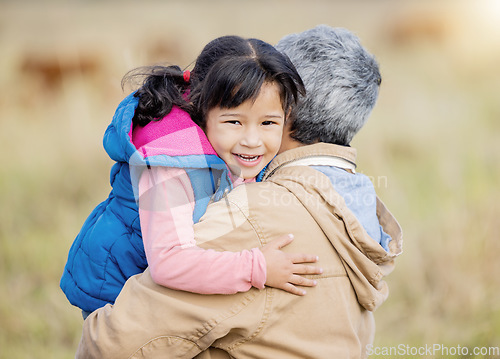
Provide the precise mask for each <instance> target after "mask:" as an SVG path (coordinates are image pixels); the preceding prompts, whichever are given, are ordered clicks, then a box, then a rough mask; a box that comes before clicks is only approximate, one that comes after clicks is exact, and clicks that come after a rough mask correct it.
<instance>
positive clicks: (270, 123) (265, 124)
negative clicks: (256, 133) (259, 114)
mask: <svg viewBox="0 0 500 359" xmlns="http://www.w3.org/2000/svg"><path fill="white" fill-rule="evenodd" d="M262 124H263V125H264V126H269V125H275V124H276V122H275V121H271V120H267V121H263V122H262Z"/></svg>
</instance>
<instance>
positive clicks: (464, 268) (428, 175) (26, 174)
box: [0, 0, 500, 359]
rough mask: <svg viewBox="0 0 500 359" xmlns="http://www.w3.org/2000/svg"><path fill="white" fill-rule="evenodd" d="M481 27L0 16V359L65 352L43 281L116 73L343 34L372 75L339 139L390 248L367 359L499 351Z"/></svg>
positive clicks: (494, 189)
mask: <svg viewBox="0 0 500 359" xmlns="http://www.w3.org/2000/svg"><path fill="white" fill-rule="evenodd" d="M499 22H500V6H499V5H498V4H497V2H496V1H494V0H491V1H488V0H482V1H470V2H466V1H453V2H449V1H441V2H439V1H437V2H417V1H405V2H398V1H390V0H385V1H377V2H368V1H352V2H348V1H337V2H327V1H308V2H301V1H266V2H264V1H252V2H250V1H240V2H231V1H212V2H202V1H191V2H181V1H168V2H167V1H166V2H151V1H150V2H117V1H110V2H102V3H101V2H89V3H85V2H71V3H66V2H59V1H52V2H51V1H46V2H23V3H21V2H5V1H4V2H0V50H1V56H0V150H1V152H0V153H1V154H2V166H1V167H0V198H1V200H0V293H1V295H0V358H1V359H3V358H70V357H73V355H74V351H75V349H76V346H77V343H78V340H79V336H80V329H81V323H82V320H81V316H80V312H79V310H77V309H76V308H74V307H71V306H70V305H69V303H68V302H67V301H66V299H65V297H64V295H63V294H62V292H61V291H60V290H59V287H58V282H59V278H60V275H61V272H62V269H63V266H64V263H65V261H66V255H67V252H68V250H69V247H70V245H71V243H72V241H73V239H74V236H75V235H76V233H77V232H78V230H79V229H80V227H81V225H82V223H83V221H84V219H85V218H86V216H87V215H88V213H89V212H90V210H91V209H92V208H93V207H94V206H95V205H96V204H97V203H98V202H99V201H101V200H103V199H104V198H105V197H106V196H107V193H108V191H109V181H108V173H109V168H110V165H111V162H110V160H109V159H108V158H107V155H106V154H105V152H104V150H103V149H102V144H101V141H102V135H103V133H104V130H105V128H106V126H107V125H108V123H109V121H110V120H111V117H112V115H113V112H114V109H115V107H116V105H117V104H118V102H119V101H120V100H121V98H122V97H123V96H124V92H122V90H121V88H120V80H121V77H122V76H123V75H124V74H125V72H126V71H128V70H130V69H132V68H134V67H136V66H140V65H145V64H152V63H155V62H159V61H168V62H171V63H176V64H179V65H182V66H189V65H190V64H191V62H192V61H193V60H194V59H195V57H196V56H197V54H198V53H199V51H200V50H201V48H202V46H203V45H204V44H205V43H206V42H208V41H209V40H211V39H213V38H215V37H217V36H220V35H224V34H238V35H242V36H245V37H258V38H262V39H264V40H266V41H268V42H271V43H275V42H277V41H278V40H279V38H281V37H282V36H284V35H286V34H288V33H291V32H298V31H302V30H305V29H307V28H310V27H313V26H315V25H317V24H320V23H325V24H329V25H331V26H340V27H346V28H348V29H350V30H351V31H353V32H355V33H356V34H357V35H358V36H359V37H360V38H361V39H362V42H363V44H364V45H365V46H366V47H367V48H368V49H369V50H370V51H371V52H372V53H374V54H375V55H376V57H377V58H378V60H379V62H380V65H381V70H382V75H383V81H382V89H381V93H380V100H379V103H378V105H377V107H376V109H375V111H374V113H373V115H372V117H371V118H370V120H369V122H368V124H367V125H366V127H365V128H364V129H363V130H362V131H361V132H360V134H359V135H358V136H357V137H356V139H355V141H354V142H353V145H354V146H356V147H357V148H358V158H359V167H358V169H359V170H360V171H361V172H363V173H365V174H367V175H369V176H371V177H372V178H373V181H374V183H375V185H376V187H377V190H378V192H379V195H380V197H381V198H382V199H383V200H384V202H385V203H386V204H387V205H388V207H389V208H390V209H391V210H392V212H393V213H394V214H395V215H396V217H397V218H398V219H399V221H400V223H401V225H402V227H403V230H404V239H405V242H404V250H405V253H404V254H403V255H402V256H401V257H400V258H399V260H398V267H397V269H396V270H395V272H394V273H393V274H391V276H390V277H388V282H389V284H390V288H391V296H390V298H389V300H388V301H387V302H386V304H385V305H384V306H382V307H381V308H380V309H379V310H378V311H377V312H376V319H377V326H378V330H377V334H376V340H375V345H376V346H377V347H383V346H397V345H399V344H403V345H405V346H406V345H407V346H415V347H419V346H425V345H430V346H432V345H434V344H442V345H447V346H450V347H451V346H455V347H456V346H457V345H460V346H461V347H470V348H472V347H483V346H493V347H500V261H499V260H498V253H500V233H499V229H500V225H499V220H498V216H499V215H500V186H499V183H500V138H499V137H500V101H499V98H498V97H499V95H498V92H499V90H500V70H499V69H498V63H499V61H500V27H499V25H498V23H499ZM374 357H381V356H374ZM399 357H403V356H399ZM450 357H457V358H458V357H459V356H450ZM469 357H473V356H469ZM478 357H480V356H478Z"/></svg>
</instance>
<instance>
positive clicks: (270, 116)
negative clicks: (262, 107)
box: [220, 112, 284, 118]
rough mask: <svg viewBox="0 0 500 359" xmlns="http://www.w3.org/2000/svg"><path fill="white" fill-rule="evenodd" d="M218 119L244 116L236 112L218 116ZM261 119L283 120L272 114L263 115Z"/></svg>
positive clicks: (279, 116)
mask: <svg viewBox="0 0 500 359" xmlns="http://www.w3.org/2000/svg"><path fill="white" fill-rule="evenodd" d="M220 117H245V115H244V114H241V113H236V112H226V113H223V114H222V115H220ZM263 117H265V118H283V117H284V116H282V115H277V114H274V113H272V114H267V115H264V116H263Z"/></svg>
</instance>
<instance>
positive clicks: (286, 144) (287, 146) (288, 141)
mask: <svg viewBox="0 0 500 359" xmlns="http://www.w3.org/2000/svg"><path fill="white" fill-rule="evenodd" d="M290 133H291V131H290V124H287V125H285V127H284V128H283V138H282V140H281V147H280V149H279V151H278V153H282V152H285V151H288V150H291V149H294V148H297V147H302V146H305V144H304V143H302V142H299V141H297V140H295V139H293V138H292V137H291V136H290Z"/></svg>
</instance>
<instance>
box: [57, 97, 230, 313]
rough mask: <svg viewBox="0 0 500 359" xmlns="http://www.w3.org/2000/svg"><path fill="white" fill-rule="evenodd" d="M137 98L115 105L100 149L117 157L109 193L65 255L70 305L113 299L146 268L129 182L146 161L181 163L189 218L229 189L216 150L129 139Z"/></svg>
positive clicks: (64, 283) (87, 307)
mask: <svg viewBox="0 0 500 359" xmlns="http://www.w3.org/2000/svg"><path fill="white" fill-rule="evenodd" d="M137 103H138V99H137V98H136V97H134V96H133V94H130V95H129V96H127V97H126V98H125V99H124V100H123V101H122V102H121V103H120V105H119V106H118V108H117V110H116V112H115V115H114V117H113V121H112V122H111V124H110V125H109V126H108V128H107V129H106V132H105V135H104V140H103V144H104V148H105V150H106V152H107V153H108V155H109V156H110V157H111V159H113V160H114V161H116V163H115V164H114V165H113V167H112V169H111V176H110V182H111V187H112V189H111V192H110V194H109V196H108V198H107V199H106V200H105V201H103V202H102V203H100V204H99V205H98V206H97V207H96V208H95V209H94V210H93V211H92V212H91V213H90V215H89V216H88V218H87V220H86V221H85V223H84V224H83V227H82V229H81V230H80V232H79V234H78V235H77V237H76V239H75V240H74V242H73V245H72V246H71V249H70V251H69V254H68V260H67V263H66V266H65V268H64V273H63V275H62V278H61V282H60V286H61V289H62V290H63V292H64V293H65V294H66V297H67V298H68V300H69V301H70V303H71V304H73V305H75V306H77V307H79V308H80V309H82V310H84V311H87V312H92V311H94V310H95V309H97V308H100V307H102V306H104V305H105V304H107V303H114V301H115V299H116V297H117V296H118V294H119V292H120V290H121V289H122V287H123V285H124V284H125V282H126V280H127V279H128V278H130V277H131V276H133V275H135V274H139V273H142V272H143V271H144V270H145V269H146V267H147V261H146V255H145V253H144V245H143V242H142V236H141V227H140V222H139V212H138V207H137V201H136V194H134V186H133V183H137V182H136V181H137V180H138V178H139V176H140V174H141V171H142V170H143V169H144V168H146V167H147V166H165V167H178V168H184V169H185V170H186V172H187V173H188V175H189V178H190V180H191V183H192V186H193V191H194V196H195V201H196V202H195V207H194V213H193V220H194V222H197V221H198V220H199V218H200V217H201V216H202V215H203V214H204V213H205V210H206V207H207V205H208V203H209V201H210V199H211V198H212V197H217V198H220V197H221V193H222V192H223V191H224V190H225V189H226V188H230V186H231V184H230V181H229V177H228V175H227V167H226V165H225V163H224V162H223V161H222V160H221V159H220V158H219V157H217V156H215V155H207V154H194V155H186V156H169V155H163V154H156V155H154V156H148V157H146V158H144V157H143V155H141V154H140V153H139V152H138V151H137V150H136V148H135V146H134V144H133V143H132V142H131V139H130V131H131V127H132V117H133V116H134V112H135V109H136V107H137Z"/></svg>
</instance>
